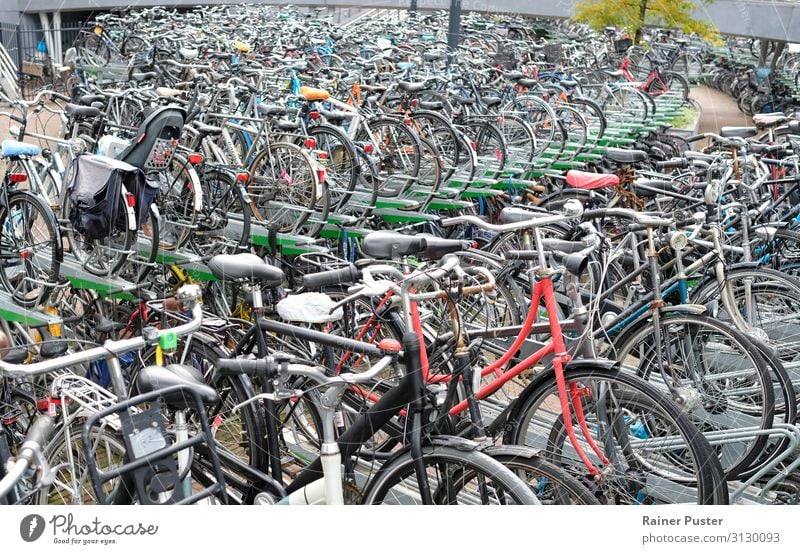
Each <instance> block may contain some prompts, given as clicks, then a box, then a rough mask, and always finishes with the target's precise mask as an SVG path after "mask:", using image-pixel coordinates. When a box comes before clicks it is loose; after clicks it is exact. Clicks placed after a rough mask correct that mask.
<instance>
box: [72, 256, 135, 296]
mask: <svg viewBox="0 0 800 554" xmlns="http://www.w3.org/2000/svg"><path fill="white" fill-rule="evenodd" d="M61 277H62V278H64V279H67V280H68V281H69V282H70V284H71V285H72V286H73V287H75V288H76V289H89V290H95V291H97V292H98V293H99V294H101V295H103V296H112V297H118V298H123V299H125V300H135V299H136V297H135V296H133V295H132V294H130V291H134V290H136V289H137V286H138V285H137V284H136V283H131V282H130V281H126V280H124V279H120V278H119V277H115V276H113V275H103V276H100V275H94V274H93V273H90V272H88V271H86V270H85V269H84V268H83V267H82V265H81V263H80V262H79V261H78V260H77V259H76V258H75V257H74V256H73V255H72V254H70V253H65V254H64V261H62V262H61Z"/></svg>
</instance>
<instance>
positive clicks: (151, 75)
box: [131, 71, 158, 81]
mask: <svg viewBox="0 0 800 554" xmlns="http://www.w3.org/2000/svg"><path fill="white" fill-rule="evenodd" d="M157 78H158V73H156V72H155V71H148V72H146V73H132V74H131V79H132V80H134V81H147V80H149V79H157Z"/></svg>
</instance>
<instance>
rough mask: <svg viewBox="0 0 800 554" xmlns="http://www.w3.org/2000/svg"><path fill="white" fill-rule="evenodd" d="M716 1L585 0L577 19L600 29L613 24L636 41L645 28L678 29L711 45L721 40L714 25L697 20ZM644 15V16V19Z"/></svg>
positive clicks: (576, 10) (576, 9)
mask: <svg viewBox="0 0 800 554" xmlns="http://www.w3.org/2000/svg"><path fill="white" fill-rule="evenodd" d="M712 2H713V0H583V1H582V2H579V3H578V4H577V5H576V6H575V15H574V16H573V19H575V20H576V21H580V22H583V23H587V24H588V25H589V26H590V27H591V28H592V29H595V30H599V29H602V28H603V27H608V26H610V25H613V26H614V27H618V28H621V29H624V30H626V31H628V33H629V34H630V35H631V36H632V37H634V38H635V40H636V42H638V39H639V38H641V30H642V28H643V27H644V26H645V25H652V26H658V27H670V28H678V29H680V30H681V31H683V32H684V33H687V34H688V33H696V34H697V35H698V36H700V37H701V38H704V39H705V40H708V41H709V42H717V41H719V33H718V32H717V29H716V27H714V25H712V24H711V23H709V22H707V21H703V20H699V19H696V18H695V14H696V12H697V10H698V9H702V6H703V5H708V4H711V3H712ZM642 15H644V17H642Z"/></svg>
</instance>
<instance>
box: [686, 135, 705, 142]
mask: <svg viewBox="0 0 800 554" xmlns="http://www.w3.org/2000/svg"><path fill="white" fill-rule="evenodd" d="M704 138H708V137H706V135H692V136H691V137H689V138H687V139H686V142H697V141H698V140H703V139H704Z"/></svg>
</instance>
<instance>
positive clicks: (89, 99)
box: [78, 94, 106, 106]
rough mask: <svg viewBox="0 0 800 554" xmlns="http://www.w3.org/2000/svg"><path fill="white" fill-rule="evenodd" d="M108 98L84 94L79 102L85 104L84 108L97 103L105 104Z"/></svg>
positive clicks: (100, 95)
mask: <svg viewBox="0 0 800 554" xmlns="http://www.w3.org/2000/svg"><path fill="white" fill-rule="evenodd" d="M105 101H106V97H105V96H103V95H102V94H84V95H83V96H81V97H80V98H78V102H80V103H81V104H83V105H84V106H91V105H92V104H94V103H95V102H105Z"/></svg>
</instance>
